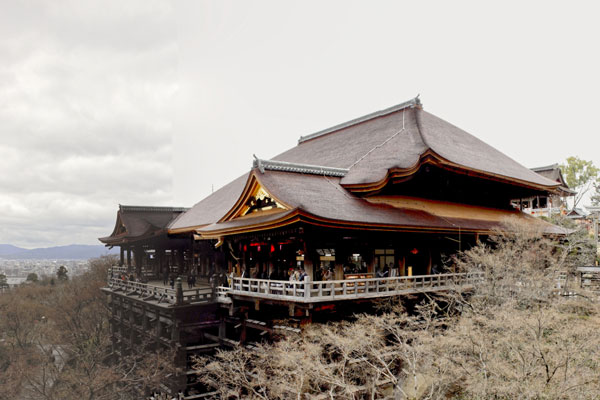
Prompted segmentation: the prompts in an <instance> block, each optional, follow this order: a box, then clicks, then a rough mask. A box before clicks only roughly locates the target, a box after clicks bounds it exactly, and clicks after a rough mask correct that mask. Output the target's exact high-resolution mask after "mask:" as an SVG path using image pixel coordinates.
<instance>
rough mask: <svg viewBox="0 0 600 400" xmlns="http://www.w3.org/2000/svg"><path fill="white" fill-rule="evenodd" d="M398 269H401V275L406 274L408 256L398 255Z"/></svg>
mask: <svg viewBox="0 0 600 400" xmlns="http://www.w3.org/2000/svg"><path fill="white" fill-rule="evenodd" d="M398 270H399V271H400V276H406V257H404V255H399V256H398Z"/></svg>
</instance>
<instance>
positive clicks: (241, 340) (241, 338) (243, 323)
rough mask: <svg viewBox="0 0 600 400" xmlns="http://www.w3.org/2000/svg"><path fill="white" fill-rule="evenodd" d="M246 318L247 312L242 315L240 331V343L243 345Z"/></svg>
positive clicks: (244, 341)
mask: <svg viewBox="0 0 600 400" xmlns="http://www.w3.org/2000/svg"><path fill="white" fill-rule="evenodd" d="M247 318H248V313H245V314H244V315H243V316H242V331H241V332H240V344H241V345H243V344H245V343H246V333H247V332H246V319H247Z"/></svg>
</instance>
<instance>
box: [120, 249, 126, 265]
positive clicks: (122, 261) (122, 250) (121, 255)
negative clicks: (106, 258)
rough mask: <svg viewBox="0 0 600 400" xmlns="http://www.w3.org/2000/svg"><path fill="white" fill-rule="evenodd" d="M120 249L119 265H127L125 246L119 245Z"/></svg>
mask: <svg viewBox="0 0 600 400" xmlns="http://www.w3.org/2000/svg"><path fill="white" fill-rule="evenodd" d="M119 249H120V252H119V253H120V257H119V266H120V267H122V266H123V265H125V249H124V248H123V246H121V247H119Z"/></svg>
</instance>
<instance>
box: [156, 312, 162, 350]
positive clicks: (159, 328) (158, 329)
mask: <svg viewBox="0 0 600 400" xmlns="http://www.w3.org/2000/svg"><path fill="white" fill-rule="evenodd" d="M161 336H162V323H161V322H160V314H159V313H158V312H156V348H157V349H158V348H159V346H160V338H161Z"/></svg>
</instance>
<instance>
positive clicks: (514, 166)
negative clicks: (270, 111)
mask: <svg viewBox="0 0 600 400" xmlns="http://www.w3.org/2000/svg"><path fill="white" fill-rule="evenodd" d="M425 156H429V157H428V160H427V162H431V163H437V164H440V165H442V166H445V167H447V168H452V169H453V170H457V169H458V170H464V171H465V173H469V174H472V173H476V174H478V175H480V176H482V177H485V178H488V179H494V180H503V181H506V182H510V183H512V184H518V185H521V186H526V187H531V188H535V189H538V190H540V189H541V190H543V189H548V190H551V189H553V188H555V187H557V186H558V184H557V183H556V182H554V181H551V180H549V179H546V178H544V177H542V176H540V175H538V174H536V173H535V172H533V171H531V170H529V169H528V168H526V167H524V166H523V165H521V164H519V163H518V162H516V161H514V160H513V159H511V158H510V157H508V156H506V155H505V154H503V153H501V152H500V151H498V150H496V149H494V148H493V147H492V146H490V145H488V144H486V143H484V142H483V141H481V140H479V139H477V138H476V137H474V136H472V135H470V134H468V133H467V132H465V131H463V130H461V129H460V128H457V127H456V126H454V125H452V124H450V123H448V122H446V121H444V120H442V119H440V118H438V117H436V116H434V115H432V114H429V113H428V112H426V111H424V110H423V109H422V108H421V106H420V102H417V101H412V102H406V103H402V104H401V105H400V106H398V107H392V108H389V109H387V110H384V111H381V112H376V113H372V114H369V115H367V116H365V117H361V118H358V119H356V120H353V121H350V122H348V123H345V124H341V125H337V126H335V127H333V128H330V129H326V130H324V131H321V132H317V133H316V134H313V135H308V136H305V137H302V138H301V140H300V143H299V144H298V146H296V147H294V148H292V149H290V150H288V151H286V152H284V153H282V154H280V155H278V156H276V157H274V160H277V161H285V162H291V163H304V164H314V165H322V166H328V167H336V168H347V169H349V172H348V173H347V174H346V176H345V177H344V179H343V180H342V182H341V184H342V185H343V186H345V187H346V188H348V189H350V190H353V189H354V188H355V187H361V186H365V187H371V186H381V184H382V183H383V182H384V181H385V180H386V179H387V178H388V177H389V175H390V174H394V173H402V174H406V173H414V172H415V171H416V167H418V165H419V164H420V162H422V161H423V158H424V157H425Z"/></svg>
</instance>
